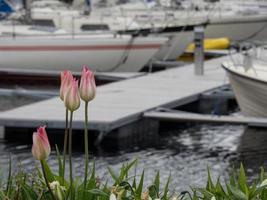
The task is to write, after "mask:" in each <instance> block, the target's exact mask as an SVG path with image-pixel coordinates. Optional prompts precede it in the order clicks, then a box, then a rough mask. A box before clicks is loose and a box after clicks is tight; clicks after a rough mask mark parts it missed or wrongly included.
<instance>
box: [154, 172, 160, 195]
mask: <svg viewBox="0 0 267 200" xmlns="http://www.w3.org/2000/svg"><path fill="white" fill-rule="evenodd" d="M159 184H160V173H159V171H158V172H157V175H156V177H155V180H154V185H155V187H156V189H157V191H158V192H159Z"/></svg>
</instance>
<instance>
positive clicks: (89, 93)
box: [79, 66, 96, 102]
mask: <svg viewBox="0 0 267 200" xmlns="http://www.w3.org/2000/svg"><path fill="white" fill-rule="evenodd" d="M79 89H80V96H81V99H82V100H84V101H85V102H89V101H91V100H93V99H94V97H95V94H96V84H95V77H94V73H93V72H92V71H91V70H90V69H88V68H87V67H86V66H83V71H82V77H81V83H80V88H79Z"/></svg>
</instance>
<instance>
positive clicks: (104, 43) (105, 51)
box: [0, 34, 167, 72]
mask: <svg viewBox="0 0 267 200" xmlns="http://www.w3.org/2000/svg"><path fill="white" fill-rule="evenodd" d="M166 41H167V38H164V37H131V36H122V35H113V34H98V35H96V34H92V35H76V36H75V37H73V35H70V34H68V35H66V34H63V35H61V34H57V35H52V36H48V35H16V37H12V35H11V36H7V35H5V36H1V38H0V43H1V45H0V60H1V62H0V68H4V69H18V70H25V69H32V70H50V71H51V70H52V71H61V70H64V69H66V68H68V69H70V70H72V71H80V70H81V67H82V66H83V65H88V66H90V68H91V69H93V70H96V71H99V72H110V71H121V72H122V71H124V72H125V71H126V72H137V71H139V70H141V69H142V68H143V67H144V66H145V65H146V64H147V63H148V62H149V60H150V59H151V58H152V57H153V55H154V54H155V53H156V52H157V51H158V50H159V49H160V48H161V46H162V45H163V44H164V43H165V42H166Z"/></svg>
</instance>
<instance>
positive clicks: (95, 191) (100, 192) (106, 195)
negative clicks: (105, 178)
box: [86, 189, 109, 197]
mask: <svg viewBox="0 0 267 200" xmlns="http://www.w3.org/2000/svg"><path fill="white" fill-rule="evenodd" d="M86 192H89V193H91V194H94V195H98V196H105V197H109V195H108V194H107V193H105V192H104V191H102V190H100V189H91V190H86Z"/></svg>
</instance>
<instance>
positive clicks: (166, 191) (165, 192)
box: [162, 174, 171, 200]
mask: <svg viewBox="0 0 267 200" xmlns="http://www.w3.org/2000/svg"><path fill="white" fill-rule="evenodd" d="M170 181H171V174H170V175H169V177H168V180H167V182H166V185H165V187H164V192H163V197H162V199H163V200H168V192H169V184H170Z"/></svg>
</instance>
